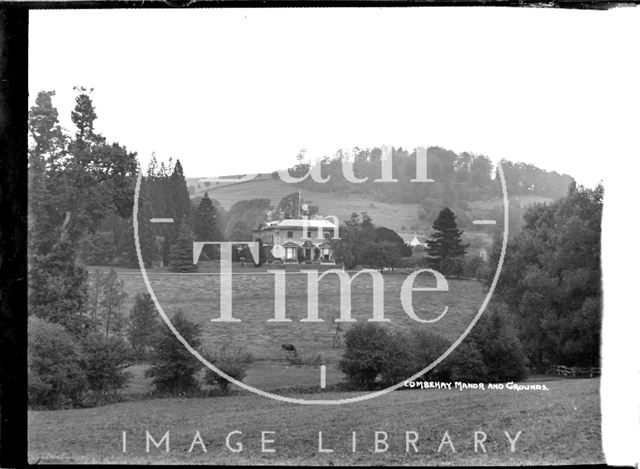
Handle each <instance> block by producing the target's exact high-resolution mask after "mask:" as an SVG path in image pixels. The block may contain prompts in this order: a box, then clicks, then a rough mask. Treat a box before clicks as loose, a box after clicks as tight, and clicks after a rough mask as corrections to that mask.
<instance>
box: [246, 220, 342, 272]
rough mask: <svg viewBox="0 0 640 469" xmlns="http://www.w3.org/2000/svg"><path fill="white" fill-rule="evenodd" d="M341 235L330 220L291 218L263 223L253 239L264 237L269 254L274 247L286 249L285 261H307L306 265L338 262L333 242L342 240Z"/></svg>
mask: <svg viewBox="0 0 640 469" xmlns="http://www.w3.org/2000/svg"><path fill="white" fill-rule="evenodd" d="M338 235H339V233H338V226H337V225H336V224H335V223H333V222H332V221H329V220H325V219H312V220H307V219H289V220H278V221H269V222H265V223H263V224H262V225H261V226H260V227H259V228H258V229H256V230H254V231H253V240H254V241H257V240H258V238H260V239H261V240H262V243H263V245H264V246H265V247H266V248H267V250H268V251H272V249H273V246H276V245H280V246H283V248H284V252H283V256H282V258H281V259H282V260H283V261H284V262H298V261H299V259H303V261H304V262H317V263H334V262H335V261H334V252H333V246H332V245H331V243H330V240H331V239H338ZM271 254H272V256H274V253H273V252H271ZM274 257H276V259H277V256H274Z"/></svg>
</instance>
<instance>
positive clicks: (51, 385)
mask: <svg viewBox="0 0 640 469" xmlns="http://www.w3.org/2000/svg"><path fill="white" fill-rule="evenodd" d="M28 341H29V342H28V346H29V348H28V354H27V356H28V363H27V366H28V388H27V389H28V400H29V405H30V406H33V407H46V408H50V409H56V408H61V407H74V406H81V407H82V406H87V405H96V404H100V403H104V402H107V401H108V400H110V399H113V398H114V397H115V394H116V392H117V391H118V390H119V389H120V388H122V387H123V386H124V385H125V384H126V382H127V380H128V379H129V374H128V373H127V372H125V371H124V369H125V368H126V367H127V366H128V365H129V363H130V357H131V355H130V349H129V346H128V344H127V343H126V342H125V341H124V340H123V339H122V338H120V337H117V336H112V337H105V336H104V335H102V334H99V333H95V334H90V335H88V336H87V337H85V338H84V339H83V340H78V339H77V338H76V337H74V336H73V335H72V334H71V333H70V332H69V331H68V330H67V329H65V328H64V326H62V325H60V324H56V323H51V322H48V321H47V320H45V319H42V318H39V317H36V316H30V317H29V322H28Z"/></svg>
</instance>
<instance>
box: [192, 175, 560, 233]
mask: <svg viewBox="0 0 640 469" xmlns="http://www.w3.org/2000/svg"><path fill="white" fill-rule="evenodd" d="M209 180H212V178H200V179H189V181H188V184H189V185H190V186H192V187H193V188H194V189H193V190H192V191H191V196H192V197H199V196H202V195H203V194H204V193H205V191H206V192H208V193H209V197H211V198H212V199H216V200H217V201H218V202H219V203H220V204H221V205H222V206H223V207H224V208H225V210H228V209H229V208H230V207H231V206H232V205H233V204H234V203H236V202H238V201H240V200H250V199H258V198H265V199H269V200H270V201H271V204H272V205H273V206H276V205H277V204H278V202H280V200H281V199H282V198H283V197H285V196H286V195H288V194H291V193H292V192H297V191H298V186H297V185H294V184H288V183H286V182H283V181H281V180H280V179H274V178H273V177H272V176H271V174H261V175H259V176H258V177H256V178H255V179H253V180H251V181H247V182H242V183H225V182H223V181H222V178H220V182H219V184H216V183H211V182H210V184H209V186H208V187H207V186H206V185H205V182H207V181H209ZM301 195H302V198H303V199H304V201H305V202H307V203H309V204H313V205H317V206H318V207H319V209H320V213H321V214H323V215H334V216H336V217H338V219H339V220H341V221H342V220H347V219H348V218H349V217H350V216H351V214H352V213H353V212H355V213H358V214H360V213H361V212H367V214H368V215H369V216H370V217H371V218H372V219H373V222H374V223H375V224H376V225H379V226H385V227H387V228H389V229H392V230H394V231H396V232H398V233H404V234H413V233H417V234H422V235H428V234H429V233H430V231H431V230H430V228H431V222H426V223H425V222H424V221H421V220H419V218H418V210H419V208H420V206H419V204H409V203H386V202H378V201H374V200H372V199H371V198H368V197H367V196H366V195H361V194H342V193H333V192H318V191H312V190H308V189H303V190H302V191H301ZM552 200H553V199H552V198H550V197H543V196H537V195H530V196H527V195H524V196H522V195H521V196H514V197H511V198H510V201H511V202H515V203H517V204H519V205H520V206H522V207H526V206H528V205H532V204H533V203H538V202H550V201H552ZM467 203H468V205H469V207H470V208H471V209H479V210H488V209H491V208H494V207H501V206H502V200H501V199H497V198H496V199H491V200H483V201H467ZM472 233H477V234H479V235H481V236H483V235H484V234H486V232H483V231H480V230H479V231H477V232H474V231H471V230H469V234H472Z"/></svg>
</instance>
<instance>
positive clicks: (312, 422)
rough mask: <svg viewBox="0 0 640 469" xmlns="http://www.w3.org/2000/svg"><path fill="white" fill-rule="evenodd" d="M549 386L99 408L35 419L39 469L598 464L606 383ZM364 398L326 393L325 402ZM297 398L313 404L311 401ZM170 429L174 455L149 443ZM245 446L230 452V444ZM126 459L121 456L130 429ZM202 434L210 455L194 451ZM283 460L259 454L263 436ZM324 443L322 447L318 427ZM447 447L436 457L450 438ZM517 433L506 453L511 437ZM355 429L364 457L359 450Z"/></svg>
mask: <svg viewBox="0 0 640 469" xmlns="http://www.w3.org/2000/svg"><path fill="white" fill-rule="evenodd" d="M545 384H546V385H547V386H548V388H549V390H548V391H519V392H517V391H513V390H507V389H505V390H501V391H498V390H494V391H486V390H485V391H479V390H465V391H458V390H451V391H448V390H411V391H396V392H393V393H390V394H387V395H384V396H382V397H379V398H375V399H371V400H367V401H364V402H358V403H354V404H347V405H340V406H331V407H325V406H302V405H293V404H286V403H282V402H277V401H273V400H270V399H266V398H262V397H258V396H255V395H252V394H241V395H235V396H229V397H218V398H206V399H205V398H202V399H195V398H192V399H154V400H149V401H136V402H126V403H121V404H112V405H107V406H104V407H99V408H91V409H73V410H59V411H30V412H29V413H28V424H27V425H28V438H29V439H28V448H29V453H28V458H29V461H30V462H31V463H35V462H39V463H40V464H46V463H133V464H135V463H137V464H160V463H169V464H171V463H173V464H176V463H182V464H258V465H264V464H298V465H300V464H306V465H336V464H350V465H362V464H368V465H372V464H373V465H380V464H383V465H420V466H424V465H514V466H515V465H523V464H542V465H547V464H554V465H555V464H594V463H602V462H603V461H604V460H603V455H602V449H601V434H600V399H599V391H598V390H599V385H600V380H599V379H575V380H556V381H548V382H545ZM355 395H357V394H356V393H328V392H327V393H322V394H316V395H314V397H318V396H322V397H323V398H327V399H336V398H345V397H353V396H355ZM297 397H303V398H308V397H309V395H305V394H303V395H298V396H297ZM147 430H148V431H149V432H150V433H151V434H152V436H153V437H154V438H155V439H156V441H159V440H160V438H161V437H162V435H163V434H164V433H165V432H167V431H169V432H170V450H169V452H168V453H166V452H164V448H163V449H162V450H161V449H155V448H154V447H153V446H151V451H150V452H149V453H146V452H145V443H144V441H145V440H144V436H145V431H147ZM234 430H238V431H241V432H242V434H241V435H237V434H236V435H235V436H233V439H232V440H231V441H232V443H235V442H237V441H239V440H241V441H242V444H243V450H242V452H240V453H232V452H231V451H229V450H228V449H227V448H226V447H225V437H226V436H227V434H229V433H230V432H232V431H234ZM123 431H126V432H127V440H128V444H127V452H126V454H125V453H123V452H122V443H121V441H122V432H123ZM196 431H199V432H200V434H201V437H202V439H203V442H204V444H205V445H206V448H207V451H208V452H207V453H204V452H203V451H202V447H201V446H199V445H196V446H195V447H194V449H193V451H192V452H189V451H188V450H189V447H190V445H191V443H192V441H193V439H194V434H195V432H196ZM262 431H273V432H275V433H274V434H273V435H269V438H271V439H273V440H274V441H275V443H274V444H273V445H270V446H272V447H273V448H274V449H275V450H276V452H275V453H262V452H261V442H260V435H261V432H262ZM320 431H321V432H323V446H324V448H330V449H333V450H334V452H333V453H319V452H318V432H320ZM374 431H384V432H387V435H388V443H389V448H388V450H387V451H386V452H380V453H374V451H373V442H374ZM408 431H415V432H417V433H418V438H419V439H418V442H417V446H416V447H417V450H418V452H417V453H414V450H413V448H411V447H410V452H407V451H406V441H405V432H408ZM445 431H446V432H448V434H449V436H450V438H451V441H452V444H453V445H454V448H455V453H454V452H452V451H451V448H450V446H449V445H445V446H444V447H443V448H442V451H441V452H437V449H438V446H439V445H440V443H441V441H442V438H443V435H444V432H445ZM475 431H483V432H485V433H486V435H487V440H486V442H485V449H486V451H487V452H486V453H483V452H481V450H480V449H479V450H478V452H475V451H474V444H473V438H474V432H475ZM505 431H507V432H509V434H510V436H511V437H512V438H513V437H515V435H516V434H517V433H518V432H519V431H521V432H522V433H521V434H520V436H519V437H518V440H517V442H516V446H515V452H511V451H510V446H509V444H508V442H507V440H506V437H505V434H504V432H505ZM352 432H356V452H355V453H354V452H352V451H351V438H352Z"/></svg>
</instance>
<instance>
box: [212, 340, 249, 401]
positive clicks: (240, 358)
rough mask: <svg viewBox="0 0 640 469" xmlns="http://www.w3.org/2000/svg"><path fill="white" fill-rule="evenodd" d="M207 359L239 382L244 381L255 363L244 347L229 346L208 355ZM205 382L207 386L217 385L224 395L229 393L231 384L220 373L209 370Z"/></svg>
mask: <svg viewBox="0 0 640 469" xmlns="http://www.w3.org/2000/svg"><path fill="white" fill-rule="evenodd" d="M205 357H206V358H207V360H208V361H209V362H211V363H213V364H214V365H215V366H216V367H217V368H218V369H219V370H221V371H222V372H223V373H226V374H227V375H229V376H231V377H232V378H233V379H235V380H238V381H242V380H243V379H244V378H245V377H246V376H247V370H248V369H249V367H250V365H251V362H252V361H253V357H252V356H251V354H250V353H249V352H247V351H246V350H244V349H243V348H242V347H232V346H230V345H227V344H224V345H222V346H221V347H220V348H218V349H217V350H215V351H213V352H208V353H206V354H205ZM204 380H205V383H207V384H212V385H215V384H217V385H218V386H219V387H220V390H221V391H222V393H223V394H228V393H229V385H230V384H231V382H230V381H229V380H228V379H227V378H225V377H223V376H221V375H219V374H218V373H216V372H214V371H212V370H207V371H206V373H205V377H204Z"/></svg>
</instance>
